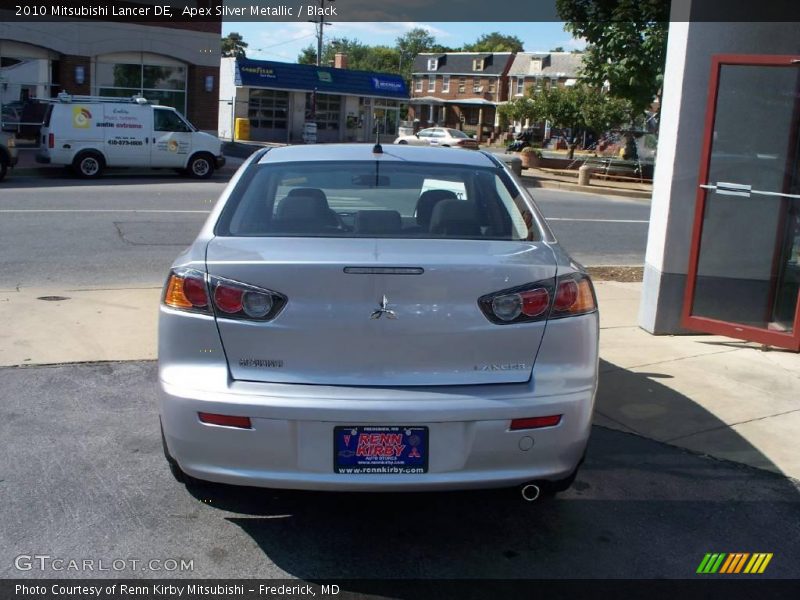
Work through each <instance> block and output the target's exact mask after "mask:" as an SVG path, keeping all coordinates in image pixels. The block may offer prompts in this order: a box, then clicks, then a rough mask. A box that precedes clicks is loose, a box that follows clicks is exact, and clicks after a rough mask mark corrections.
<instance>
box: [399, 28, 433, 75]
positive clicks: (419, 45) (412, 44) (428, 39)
mask: <svg viewBox="0 0 800 600" xmlns="http://www.w3.org/2000/svg"><path fill="white" fill-rule="evenodd" d="M395 47H396V48H397V52H398V54H399V58H398V61H399V70H400V72H401V74H402V75H403V77H405V79H406V80H410V79H411V71H412V66H413V64H414V59H415V58H416V57H417V55H418V54H421V53H423V52H436V51H439V50H438V48H439V46H438V45H437V43H436V38H435V37H434V36H433V35H431V34H430V33H429V32H428V30H427V29H423V28H422V27H415V28H414V29H411V30H409V31H407V32H406V33H404V34H403V35H401V36H400V37H398V38H397V39H396V40H395Z"/></svg>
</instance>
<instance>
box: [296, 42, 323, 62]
mask: <svg viewBox="0 0 800 600" xmlns="http://www.w3.org/2000/svg"><path fill="white" fill-rule="evenodd" d="M323 49H324V48H323ZM297 62H298V63H299V64H301V65H315V64H317V47H316V46H312V45H310V44H309V45H308V46H306V47H305V48H303V49H302V50H300V55H299V56H298V57H297Z"/></svg>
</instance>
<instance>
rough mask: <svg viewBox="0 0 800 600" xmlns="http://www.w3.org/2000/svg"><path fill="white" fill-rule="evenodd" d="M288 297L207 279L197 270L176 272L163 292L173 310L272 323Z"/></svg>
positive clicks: (166, 302) (167, 303) (246, 285)
mask: <svg viewBox="0 0 800 600" xmlns="http://www.w3.org/2000/svg"><path fill="white" fill-rule="evenodd" d="M286 300H287V299H286V296H284V295H283V294H279V293H277V292H273V291H271V290H265V289H263V288H259V287H256V286H253V285H249V284H246V283H240V282H238V281H233V280H230V279H223V278H219V277H212V276H208V275H207V274H206V273H203V272H201V271H196V270H194V269H173V270H172V272H171V273H170V276H169V279H168V280H167V285H166V286H165V290H164V304H165V305H166V306H169V307H171V308H177V309H180V310H187V311H191V312H199V313H206V314H211V313H212V311H213V312H214V313H215V314H216V315H217V316H218V317H224V318H228V319H247V320H256V321H269V320H271V319H274V318H275V317H276V316H278V313H279V312H280V311H281V310H283V307H284V306H285V305H286Z"/></svg>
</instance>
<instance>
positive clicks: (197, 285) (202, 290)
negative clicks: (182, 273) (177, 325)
mask: <svg viewBox="0 0 800 600" xmlns="http://www.w3.org/2000/svg"><path fill="white" fill-rule="evenodd" d="M183 295H184V296H186V299H187V300H189V302H191V303H192V306H195V307H197V308H204V307H206V306H208V294H207V293H206V282H205V281H204V280H203V279H201V278H196V277H187V278H185V279H184V280H183Z"/></svg>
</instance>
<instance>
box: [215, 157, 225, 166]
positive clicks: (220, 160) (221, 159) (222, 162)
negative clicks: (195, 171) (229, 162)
mask: <svg viewBox="0 0 800 600" xmlns="http://www.w3.org/2000/svg"><path fill="white" fill-rule="evenodd" d="M214 166H215V167H216V168H217V169H221V168H222V167H224V166H225V157H224V156H222V155H221V154H220V155H219V156H215V157H214Z"/></svg>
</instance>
